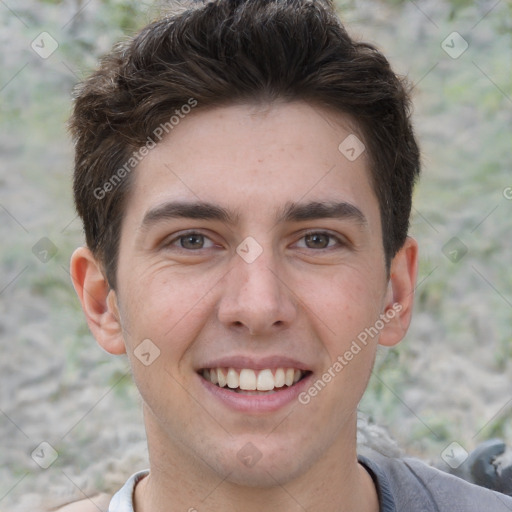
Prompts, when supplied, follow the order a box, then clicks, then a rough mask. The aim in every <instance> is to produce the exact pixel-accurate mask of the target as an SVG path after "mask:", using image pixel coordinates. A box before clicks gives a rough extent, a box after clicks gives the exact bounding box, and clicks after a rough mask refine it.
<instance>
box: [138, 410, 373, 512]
mask: <svg viewBox="0 0 512 512" xmlns="http://www.w3.org/2000/svg"><path fill="white" fill-rule="evenodd" d="M146 428H147V430H148V439H149V440H150V442H149V444H148V446H149V457H150V475H148V476H147V477H146V478H144V479H143V480H142V481H141V482H140V483H139V484H138V485H137V487H136V489H135V494H134V504H135V512H164V511H165V512H174V511H183V510H187V511H189V512H194V511H195V510H197V511H200V510H208V511H211V512H220V511H225V510H244V512H257V511H258V512H259V511H261V510H262V509H264V510H272V509H275V510H279V511H282V512H298V511H303V510H308V511H311V512H317V511H318V512H319V511H322V512H353V511H354V510H357V511H358V512H378V510H379V503H378V498H377V493H376V489H375V486H374V484H373V481H372V479H371V477H370V475H369V474H368V473H367V471H366V470H365V469H364V468H363V467H362V466H361V465H360V464H359V463H358V462H357V454H356V437H355V434H356V421H355V418H354V421H351V422H350V425H347V428H346V429H345V430H344V431H343V432H340V436H339V437H338V439H337V441H336V443H334V445H332V446H331V447H330V448H329V450H327V452H326V453H325V454H323V455H322V456H321V457H320V458H319V460H318V461H317V462H316V463H314V464H313V465H312V466H311V467H309V468H308V469H307V470H306V471H305V472H303V473H301V474H299V475H298V476H296V477H295V478H293V479H291V480H289V481H286V482H279V481H277V480H275V485H271V486H257V487H256V486H255V487H251V486H244V485H240V484H239V483H235V482H233V481H232V480H233V479H231V478H230V476H232V474H233V473H234V471H235V470H233V472H232V473H229V474H227V475H219V474H218V473H217V472H215V471H213V470H212V469H211V468H210V467H208V466H207V465H206V464H205V463H204V462H202V461H201V460H200V459H199V458H198V457H197V456H196V455H194V454H193V453H192V452H191V451H190V450H189V449H188V448H187V447H184V446H183V445H182V444H181V445H180V444H179V443H175V444H174V443H173V444H172V446H169V438H167V437H166V436H165V434H164V433H163V432H162V431H159V429H158V428H157V427H156V426H155V425H153V424H151V421H148V418H147V417H146Z"/></svg>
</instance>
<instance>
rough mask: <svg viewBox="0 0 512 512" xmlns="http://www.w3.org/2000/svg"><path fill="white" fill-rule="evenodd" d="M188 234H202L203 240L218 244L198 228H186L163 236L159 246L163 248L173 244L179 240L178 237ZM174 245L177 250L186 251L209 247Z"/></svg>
mask: <svg viewBox="0 0 512 512" xmlns="http://www.w3.org/2000/svg"><path fill="white" fill-rule="evenodd" d="M189 235H199V236H202V237H204V238H205V240H209V241H210V242H211V243H212V244H213V245H218V244H216V242H214V241H213V240H212V238H211V237H210V236H208V235H207V234H205V233H203V232H202V231H201V230H200V229H186V230H184V231H178V232H177V233H173V234H172V235H170V236H168V237H165V238H164V240H163V241H162V244H161V246H162V247H164V248H166V247H171V246H174V244H175V243H176V242H178V241H179V240H180V238H184V237H186V236H189ZM174 247H175V248H176V249H178V250H181V251H187V252H199V251H202V250H205V249H211V247H201V248H200V249H196V250H194V249H186V248H185V247H179V246H177V245H176V246H174Z"/></svg>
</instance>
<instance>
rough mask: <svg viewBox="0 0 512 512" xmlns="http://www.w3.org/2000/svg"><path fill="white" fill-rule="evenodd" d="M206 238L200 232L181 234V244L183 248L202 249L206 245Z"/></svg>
mask: <svg viewBox="0 0 512 512" xmlns="http://www.w3.org/2000/svg"><path fill="white" fill-rule="evenodd" d="M204 238H205V237H204V236H203V235H200V234H198V233H190V234H188V235H184V236H180V237H179V240H180V246H181V247H183V249H192V250H193V249H202V248H203V247H204Z"/></svg>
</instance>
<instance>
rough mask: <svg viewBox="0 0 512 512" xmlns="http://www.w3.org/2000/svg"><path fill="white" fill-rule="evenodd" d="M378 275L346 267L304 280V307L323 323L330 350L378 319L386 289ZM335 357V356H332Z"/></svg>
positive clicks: (340, 345)
mask: <svg viewBox="0 0 512 512" xmlns="http://www.w3.org/2000/svg"><path fill="white" fill-rule="evenodd" d="M376 277H378V276H376V275H375V272H373V273H371V272H370V271H369V270H368V271H365V270H364V269H363V270H361V269H356V268H345V269H343V271H339V272H337V273H335V274H331V275H327V274H326V275H325V276H321V277H320V276H315V277H312V278H310V279H308V280H307V281H304V278H302V279H303V281H302V283H303V284H302V287H301V296H302V298H303V302H304V304H305V305H306V306H307V308H306V309H309V310H310V311H312V312H313V313H314V315H313V317H316V318H317V323H318V324H319V325H322V324H323V330H324V331H325V333H326V338H324V339H327V340H329V345H330V350H329V352H332V349H336V348H337V349H339V350H343V348H344V346H345V345H346V344H347V343H348V344H350V342H351V340H352V339H354V338H355V337H357V335H358V334H359V333H360V332H361V331H362V330H364V329H365V328H366V327H368V326H369V325H372V324H373V323H374V322H375V320H376V319H378V318H379V314H380V312H381V308H382V303H383V297H384V293H385V289H384V287H383V286H382V285H379V284H378V283H379V281H380V280H379V279H376ZM331 356H334V354H331Z"/></svg>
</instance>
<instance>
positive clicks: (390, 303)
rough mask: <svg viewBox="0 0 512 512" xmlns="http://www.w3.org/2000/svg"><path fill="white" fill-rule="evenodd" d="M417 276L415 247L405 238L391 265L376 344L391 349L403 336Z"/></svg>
mask: <svg viewBox="0 0 512 512" xmlns="http://www.w3.org/2000/svg"><path fill="white" fill-rule="evenodd" d="M417 273H418V243H417V242H416V240H414V238H411V237H407V239H406V241H405V243H404V245H403V247H402V248H401V249H400V250H399V251H398V253H397V254H396V255H395V257H394V258H393V260H392V262H391V268H390V278H389V283H388V291H387V294H386V299H385V302H384V311H383V314H384V315H385V317H386V319H388V321H387V323H386V327H385V328H384V329H383V330H382V331H381V333H380V338H379V343H380V344H381V345H384V346H387V347H392V346H394V345H396V344H397V343H399V342H400V341H401V340H402V338H403V337H404V336H405V333H406V332H407V329H409V324H410V323H411V316H412V309H413V304H414V289H415V286H416V276H417Z"/></svg>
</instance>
